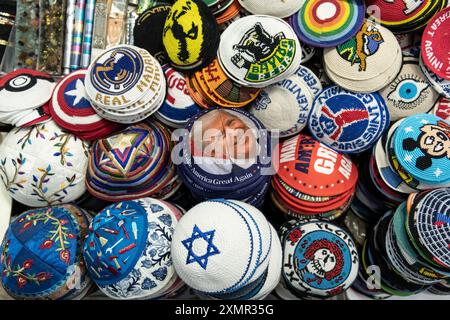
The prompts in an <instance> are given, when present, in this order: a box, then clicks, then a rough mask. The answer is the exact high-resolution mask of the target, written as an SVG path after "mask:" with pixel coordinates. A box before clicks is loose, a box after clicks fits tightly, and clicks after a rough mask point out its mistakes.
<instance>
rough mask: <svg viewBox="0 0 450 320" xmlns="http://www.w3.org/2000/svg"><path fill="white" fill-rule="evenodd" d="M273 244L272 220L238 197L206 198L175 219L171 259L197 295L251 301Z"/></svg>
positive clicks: (265, 271)
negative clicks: (226, 198)
mask: <svg viewBox="0 0 450 320" xmlns="http://www.w3.org/2000/svg"><path fill="white" fill-rule="evenodd" d="M212 213H213V214H212ZM220 221H227V223H221V222H220ZM272 243H274V240H272V232H271V228H270V224H269V223H268V222H267V220H266V218H265V217H264V215H263V214H262V213H261V212H260V211H259V210H257V209H256V208H254V207H252V206H250V205H248V204H246V203H243V202H240V201H236V200H224V199H217V200H209V201H206V202H202V203H200V204H198V205H196V206H195V207H193V208H192V209H191V210H189V211H188V212H187V213H186V214H185V215H184V216H183V218H182V219H181V220H180V222H179V223H178V225H177V228H176V229H175V232H174V235H173V240H172V259H173V263H174V266H175V269H176V271H177V273H178V275H179V276H180V277H181V279H183V281H184V282H185V283H186V284H187V285H189V286H190V287H192V288H194V289H195V290H197V291H199V292H200V293H201V294H205V295H208V296H213V297H215V298H219V299H220V298H232V297H234V298H239V297H240V298H244V299H249V298H251V296H252V295H253V296H254V295H255V294H257V292H254V293H253V294H252V295H250V296H249V295H248V294H249V292H252V291H254V290H253V289H255V286H258V285H260V284H261V283H263V282H264V279H265V274H267V269H268V266H269V262H272V261H271V259H270V258H271V250H272V246H273V245H272ZM256 291H259V290H256Z"/></svg>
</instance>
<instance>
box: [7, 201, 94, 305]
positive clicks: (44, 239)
mask: <svg viewBox="0 0 450 320" xmlns="http://www.w3.org/2000/svg"><path fill="white" fill-rule="evenodd" d="M88 225H89V220H88V216H87V213H86V212H85V211H84V210H82V209H81V208H78V207H76V206H74V205H62V206H54V207H47V208H39V209H33V210H29V211H26V212H24V213H23V214H21V215H20V216H18V217H17V218H16V219H15V220H14V221H13V222H12V224H11V226H10V227H9V229H8V233H7V234H6V236H5V239H4V240H3V244H2V247H1V264H0V271H1V274H2V286H3V288H4V289H5V290H6V291H7V293H8V294H9V295H10V296H12V297H13V298H15V299H73V298H76V297H79V296H80V295H83V294H85V293H86V291H87V290H88V289H89V287H90V283H91V281H90V279H89V278H88V277H87V275H86V267H85V264H84V261H83V259H82V254H81V250H82V245H83V241H84V237H85V235H86V234H87V231H88Z"/></svg>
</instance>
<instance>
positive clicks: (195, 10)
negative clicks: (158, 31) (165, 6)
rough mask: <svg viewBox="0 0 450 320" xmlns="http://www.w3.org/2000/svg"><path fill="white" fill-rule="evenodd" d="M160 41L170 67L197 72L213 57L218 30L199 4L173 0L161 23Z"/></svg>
mask: <svg viewBox="0 0 450 320" xmlns="http://www.w3.org/2000/svg"><path fill="white" fill-rule="evenodd" d="M162 39H163V44H164V49H165V51H166V53H167V56H168V58H169V61H170V63H171V64H172V66H173V67H175V68H178V69H181V70H193V69H198V68H202V67H204V66H206V65H207V64H209V63H211V61H212V60H213V59H214V57H215V56H216V52H217V47H218V45H219V39H220V35H219V27H218V25H217V22H216V18H215V17H214V16H213V14H212V12H211V11H210V10H209V8H208V6H207V5H206V4H205V3H204V2H203V1H202V0H177V1H175V3H174V4H173V6H172V9H171V10H170V12H169V14H168V16H167V19H166V21H165V24H164V30H163V33H162Z"/></svg>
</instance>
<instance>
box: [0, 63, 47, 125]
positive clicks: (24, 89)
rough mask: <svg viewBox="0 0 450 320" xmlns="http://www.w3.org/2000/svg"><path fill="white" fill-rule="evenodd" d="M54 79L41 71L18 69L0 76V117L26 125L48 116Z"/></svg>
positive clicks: (0, 119) (44, 119)
mask: <svg viewBox="0 0 450 320" xmlns="http://www.w3.org/2000/svg"><path fill="white" fill-rule="evenodd" d="M54 87H55V83H54V81H53V78H52V77H51V76H50V75H48V74H46V73H43V72H40V71H35V70H29V69H18V70H15V71H13V72H10V73H8V74H7V75H6V76H4V77H2V78H1V79H0V121H1V122H3V123H8V124H12V125H14V126H25V125H27V124H30V123H32V124H36V123H40V122H43V121H46V120H48V119H49V118H50V115H49V113H48V105H47V104H48V101H49V100H50V98H51V96H52V92H53V88H54Z"/></svg>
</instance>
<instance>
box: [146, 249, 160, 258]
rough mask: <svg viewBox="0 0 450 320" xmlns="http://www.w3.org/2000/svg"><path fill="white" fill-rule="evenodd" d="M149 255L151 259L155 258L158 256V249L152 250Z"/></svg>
mask: <svg viewBox="0 0 450 320" xmlns="http://www.w3.org/2000/svg"><path fill="white" fill-rule="evenodd" d="M148 254H149V255H150V257H154V256H156V255H157V254H158V251H156V249H150V251H149V252H148Z"/></svg>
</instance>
